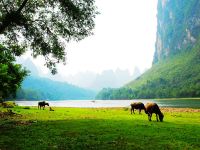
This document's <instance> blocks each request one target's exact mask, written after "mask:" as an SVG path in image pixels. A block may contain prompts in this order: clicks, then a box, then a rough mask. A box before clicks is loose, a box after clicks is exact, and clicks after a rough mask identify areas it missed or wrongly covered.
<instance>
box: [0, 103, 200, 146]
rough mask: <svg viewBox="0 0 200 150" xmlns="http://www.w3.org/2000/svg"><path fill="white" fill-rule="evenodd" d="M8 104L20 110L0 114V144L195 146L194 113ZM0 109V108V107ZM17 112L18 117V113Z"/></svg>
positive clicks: (198, 130) (196, 120) (196, 122)
mask: <svg viewBox="0 0 200 150" xmlns="http://www.w3.org/2000/svg"><path fill="white" fill-rule="evenodd" d="M53 109H54V110H55V111H49V110H48V109H45V110H38V109H37V108H36V107H31V109H23V107H15V108H13V109H12V110H13V112H15V113H17V114H20V115H18V116H17V115H16V117H15V116H13V117H12V120H11V119H10V118H9V117H8V118H7V119H5V118H0V127H1V129H2V130H0V139H1V141H0V147H1V149H26V148H28V149H30V150H31V149H33V150H35V149H70V150H79V149H82V150H90V149H95V150H102V149H109V150H116V149H120V150H125V149H126V150H129V149H130V150H133V149H137V150H144V149H148V150H155V149H160V150H162V149H168V150H174V149H177V150H179V149H180V150H182V149H192V150H195V149H196V150H197V149H199V147H200V143H199V139H200V134H199V133H200V128H199V123H200V122H199V121H200V120H199V117H200V113H199V112H179V111H176V112H173V111H171V112H165V111H162V112H163V113H164V115H165V119H164V122H162V123H161V122H156V116H155V115H153V116H152V122H149V121H148V117H147V115H146V114H144V113H142V115H139V114H138V113H136V114H134V115H131V114H130V112H129V111H124V109H123V108H120V109H112V108H111V109H108V108H104V109H99V108H92V109H81V108H53ZM1 111H5V109H3V110H1V108H0V112H1ZM19 116H20V117H19Z"/></svg>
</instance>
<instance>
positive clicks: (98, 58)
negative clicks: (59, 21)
mask: <svg viewBox="0 0 200 150" xmlns="http://www.w3.org/2000/svg"><path fill="white" fill-rule="evenodd" d="M96 6H97V7H98V11H99V12H100V14H99V15H98V16H97V17H96V19H95V24H96V26H95V29H94V31H93V32H94V35H92V36H90V37H87V38H85V39H84V40H82V41H80V42H78V43H77V42H70V43H69V44H67V47H66V52H67V56H66V58H67V59H66V65H62V64H59V65H58V74H60V75H62V76H67V75H70V74H72V75H73V74H77V73H79V72H86V71H91V72H94V73H101V72H102V71H104V70H110V69H112V70H116V69H117V68H119V69H122V70H125V69H128V70H129V71H130V72H133V70H134V68H135V67H138V68H139V69H140V70H141V71H144V70H146V69H148V68H150V67H151V64H152V60H153V54H154V51H155V40H156V27H157V20H156V13H157V0H123V1H122V0H96ZM33 62H34V63H35V64H36V65H37V66H38V67H39V68H40V69H41V70H42V72H43V73H47V72H48V69H47V68H46V67H44V66H43V64H44V61H43V59H42V58H37V59H34V60H33Z"/></svg>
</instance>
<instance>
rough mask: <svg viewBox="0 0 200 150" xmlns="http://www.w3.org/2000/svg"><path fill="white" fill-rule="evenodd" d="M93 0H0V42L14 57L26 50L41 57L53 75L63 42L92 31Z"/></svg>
mask: <svg viewBox="0 0 200 150" xmlns="http://www.w3.org/2000/svg"><path fill="white" fill-rule="evenodd" d="M96 14H97V12H96V7H95V5H94V0H1V1H0V44H2V45H3V46H4V47H5V48H6V49H9V50H11V53H12V54H14V56H20V55H22V54H23V53H24V52H25V51H26V50H27V49H31V50H32V55H33V57H37V56H39V55H42V56H44V58H45V60H46V66H47V67H48V68H49V69H50V70H51V72H52V73H53V74H55V73H56V63H59V62H63V63H64V62H65V51H64V44H63V41H67V42H69V41H71V40H75V41H79V40H82V39H83V38H85V37H87V36H89V35H91V34H92V29H93V28H94V18H95V16H96Z"/></svg>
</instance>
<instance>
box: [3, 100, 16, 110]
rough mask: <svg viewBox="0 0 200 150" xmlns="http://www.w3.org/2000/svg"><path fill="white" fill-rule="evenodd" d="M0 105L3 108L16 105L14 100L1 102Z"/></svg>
mask: <svg viewBox="0 0 200 150" xmlns="http://www.w3.org/2000/svg"><path fill="white" fill-rule="evenodd" d="M1 106H2V107H4V108H13V107H15V106H16V104H15V102H12V101H7V102H3V103H2V104H1Z"/></svg>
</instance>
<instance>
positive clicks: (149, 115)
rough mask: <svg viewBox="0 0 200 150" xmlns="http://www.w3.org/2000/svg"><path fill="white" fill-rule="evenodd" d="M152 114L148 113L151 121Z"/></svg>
mask: <svg viewBox="0 0 200 150" xmlns="http://www.w3.org/2000/svg"><path fill="white" fill-rule="evenodd" d="M151 116H152V114H150V113H149V114H148V117H149V121H151Z"/></svg>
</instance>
